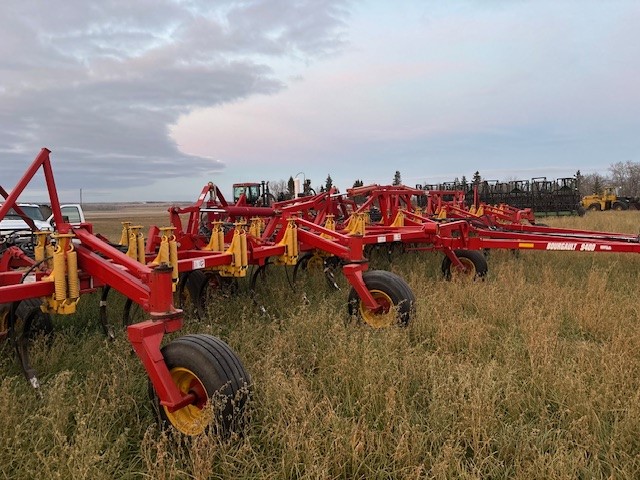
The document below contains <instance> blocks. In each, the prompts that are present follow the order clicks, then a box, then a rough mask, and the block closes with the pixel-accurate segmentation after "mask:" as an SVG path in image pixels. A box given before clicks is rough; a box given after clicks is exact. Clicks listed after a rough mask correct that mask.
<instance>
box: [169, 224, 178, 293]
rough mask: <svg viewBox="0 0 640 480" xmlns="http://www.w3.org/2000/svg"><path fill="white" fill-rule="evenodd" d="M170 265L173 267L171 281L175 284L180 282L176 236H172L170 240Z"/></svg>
mask: <svg viewBox="0 0 640 480" xmlns="http://www.w3.org/2000/svg"><path fill="white" fill-rule="evenodd" d="M169 263H170V264H171V267H173V272H171V279H172V280H173V282H174V283H177V282H178V242H176V236H175V235H171V238H170V239H169Z"/></svg>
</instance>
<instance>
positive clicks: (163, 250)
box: [151, 235, 169, 265]
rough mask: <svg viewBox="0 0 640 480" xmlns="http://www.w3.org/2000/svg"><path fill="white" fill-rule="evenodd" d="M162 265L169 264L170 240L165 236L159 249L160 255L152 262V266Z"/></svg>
mask: <svg viewBox="0 0 640 480" xmlns="http://www.w3.org/2000/svg"><path fill="white" fill-rule="evenodd" d="M162 263H169V239H168V238H167V237H166V236H165V235H163V236H162V239H161V240H160V247H159V248H158V255H156V258H155V259H154V260H153V262H151V264H152V265H160V264H162Z"/></svg>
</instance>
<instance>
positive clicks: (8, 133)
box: [0, 0, 348, 188]
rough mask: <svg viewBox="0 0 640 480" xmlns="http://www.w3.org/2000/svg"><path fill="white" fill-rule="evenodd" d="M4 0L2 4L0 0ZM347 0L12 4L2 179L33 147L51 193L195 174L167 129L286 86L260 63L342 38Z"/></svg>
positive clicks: (196, 165)
mask: <svg viewBox="0 0 640 480" xmlns="http://www.w3.org/2000/svg"><path fill="white" fill-rule="evenodd" d="M5 2H6V0H5ZM347 3H348V2H346V1H345V0H334V1H330V0H328V1H323V2H317V1H312V0H308V1H293V2H292V1H284V0H277V1H258V0H254V1H245V2H220V1H216V2H209V1H206V0H202V1H195V0H192V1H179V0H174V1H171V0H135V1H132V0H126V1H119V0H111V1H85V0H75V1H65V2H55V3H54V2H46V1H44V0H40V1H36V0H32V1H20V0H9V1H8V2H6V4H3V9H2V10H3V15H0V31H2V32H3V42H0V164H1V165H2V172H3V174H2V180H1V181H0V183H1V184H3V186H5V187H11V184H7V182H6V180H7V179H17V178H18V177H19V175H20V174H21V173H22V172H23V171H24V169H25V167H26V165H28V163H29V162H30V161H31V160H32V159H33V157H34V156H35V154H36V153H37V152H38V150H39V148H40V147H42V146H47V147H49V148H51V149H52V150H53V152H54V158H55V163H54V170H55V172H56V174H57V177H58V178H59V179H57V183H58V186H59V187H60V188H77V187H79V186H86V185H91V184H95V185H99V186H101V187H103V188H110V187H118V186H120V187H128V186H132V185H144V184H148V183H150V182H151V181H152V180H155V179H162V178H170V177H175V176H181V175H185V174H186V172H188V174H189V175H194V176H197V175H204V174H207V173H210V172H213V171H215V170H219V169H220V168H222V167H223V164H222V163H221V162H219V161H217V160H214V159H210V158H203V157H196V156H193V155H185V154H183V153H181V152H180V151H179V150H178V147H177V145H175V143H174V142H173V141H172V139H171V138H170V137H169V135H168V131H169V127H170V126H171V125H172V124H173V123H175V122H176V121H177V120H178V118H179V116H180V115H182V114H185V113H188V112H189V111H190V110H192V109H194V108H201V107H211V106H215V105H221V104H224V103H228V102H233V101H237V100H239V99H242V98H245V97H247V96H250V95H254V94H271V93H274V92H277V91H279V90H281V89H283V88H285V84H284V83H283V81H282V80H280V79H279V78H278V72H275V71H274V70H273V69H272V68H270V66H269V62H270V60H277V59H281V58H302V59H304V60H308V59H313V58H315V57H318V56H323V55H327V54H331V53H333V52H336V51H338V50H339V49H340V48H341V46H342V45H343V43H344V38H343V33H342V32H343V30H344V25H345V24H344V22H345V21H346V18H347V16H348V13H347V11H346V9H347V6H348V5H347Z"/></svg>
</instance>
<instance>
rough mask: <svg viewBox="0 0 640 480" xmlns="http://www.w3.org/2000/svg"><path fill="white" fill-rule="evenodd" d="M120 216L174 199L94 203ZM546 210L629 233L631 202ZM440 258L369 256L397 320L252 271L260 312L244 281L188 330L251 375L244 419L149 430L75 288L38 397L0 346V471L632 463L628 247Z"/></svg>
mask: <svg viewBox="0 0 640 480" xmlns="http://www.w3.org/2000/svg"><path fill="white" fill-rule="evenodd" d="M127 214H130V219H131V220H133V221H134V222H140V224H142V225H145V226H148V225H149V224H150V223H152V222H159V223H164V219H165V218H166V209H161V210H160V211H159V212H155V211H146V212H143V213H140V214H139V215H138V214H136V215H134V212H133V211H132V210H129V211H127V210H125V211H124V212H117V214H114V215H111V216H110V217H109V215H106V214H105V215H103V216H100V215H92V212H89V219H90V220H91V221H93V222H94V223H95V231H96V232H101V233H104V234H106V235H108V236H109V237H113V238H114V239H116V240H117V238H119V229H120V226H119V219H127V216H128V215H127ZM134 217H135V218H134ZM545 222H546V223H548V224H551V225H558V226H571V227H575V228H582V229H585V228H588V229H598V230H607V231H621V232H633V233H638V226H639V225H640V212H637V211H636V212H594V213H589V214H588V215H586V216H585V217H582V218H578V217H571V218H550V219H545ZM440 261H441V257H440V256H438V255H436V254H429V253H422V254H417V253H412V254H405V255H404V256H402V257H399V258H397V259H394V261H393V263H389V262H387V261H386V260H380V261H379V262H378V264H377V265H376V266H377V267H378V268H384V269H389V270H392V271H394V272H396V273H398V274H400V275H402V276H403V277H404V278H405V279H406V280H407V281H408V283H409V284H410V285H411V287H412V289H413V290H414V292H415V295H416V298H417V310H416V315H415V316H414V318H413V319H412V321H411V323H410V325H409V326H408V327H407V328H404V329H401V328H393V329H389V330H383V331H375V330H372V329H370V328H367V327H366V326H363V325H359V324H356V323H354V322H349V321H347V315H346V310H347V309H346V297H347V291H346V287H345V284H344V283H342V286H343V290H342V291H330V290H328V289H327V288H326V286H325V282H324V281H323V279H316V278H312V277H311V278H305V279H303V280H302V281H301V282H300V285H296V287H295V288H292V286H291V285H290V282H289V280H290V275H291V272H290V271H289V270H285V269H284V268H274V269H273V271H271V272H269V275H268V276H267V277H266V279H265V280H264V281H263V282H262V283H261V285H260V287H259V288H260V295H259V297H258V298H259V300H258V303H262V305H263V306H264V307H265V309H264V310H263V309H261V308H259V306H258V305H256V303H255V302H253V301H252V299H251V297H250V296H249V294H248V293H247V287H246V285H244V284H242V283H241V284H240V287H239V290H238V292H237V293H236V294H235V295H234V296H232V297H230V298H212V299H211V302H210V304H209V311H208V313H209V315H208V318H206V319H205V320H202V321H197V320H195V319H193V318H187V319H186V321H185V328H184V329H183V331H182V332H180V334H181V335H182V334H184V333H191V332H194V333H195V332H198V333H211V334H214V335H217V336H219V337H221V338H222V339H224V340H225V341H226V342H227V343H228V344H229V345H231V346H232V347H233V348H234V350H235V351H236V352H237V353H238V355H239V356H240V357H241V358H242V359H243V362H244V364H245V367H246V368H247V370H248V371H249V372H250V373H251V374H252V377H253V382H254V393H253V397H252V399H251V402H250V405H249V408H248V412H247V416H248V422H247V423H246V426H245V427H244V430H243V431H242V432H239V434H237V435H233V436H232V437H231V438H229V439H224V440H223V439H220V438H217V437H215V436H213V435H204V436H201V437H198V438H194V439H186V440H185V439H183V438H179V437H176V436H174V435H172V434H171V432H162V431H159V429H158V427H157V426H156V423H155V417H154V413H153V410H152V408H151V404H150V402H149V400H148V395H147V379H146V376H145V374H144V371H143V369H142V367H141V365H140V363H139V361H138V360H137V358H136V357H135V356H134V355H133V354H132V351H131V348H130V347H129V345H128V343H127V341H126V338H125V335H124V332H121V333H120V334H119V335H118V336H117V338H116V340H115V341H114V342H109V341H107V340H106V339H105V338H104V336H103V334H102V332H101V329H100V326H99V324H98V319H97V298H86V299H84V298H83V299H82V302H81V305H80V312H79V314H78V315H76V316H74V317H68V318H67V317H56V318H55V320H54V321H55V325H56V334H55V336H54V337H53V339H39V340H38V341H36V344H35V345H34V348H33V363H34V365H35V367H36V368H37V370H38V371H39V372H40V377H41V381H42V394H43V395H42V398H37V397H36V396H35V394H34V392H33V391H32V390H31V387H30V386H29V385H28V384H27V382H25V380H24V378H23V377H22V375H21V371H20V369H19V368H18V366H17V364H16V362H15V360H14V358H13V357H12V351H11V350H10V348H9V347H8V345H7V344H2V345H0V352H1V353H2V355H1V356H0V367H1V368H2V371H3V376H2V378H1V379H0V382H1V383H0V410H1V411H2V415H0V431H1V432H2V435H1V436H0V477H2V478H10V479H32V478H47V479H48V478H61V479H68V478H74V479H85V478H87V479H88V478H90V479H113V478H123V479H127V478H131V479H133V478H136V479H137V478H141V479H142V478H153V479H207V478H212V479H231V478H233V479H243V478H244V479H256V478H261V479H262V478H267V479H342V478H349V479H351V478H355V479H390V478H394V479H395V478H397V479H421V478H435V479H443V480H444V479H458V478H460V479H513V478H515V479H556V478H563V479H576V478H580V479H599V478H615V479H637V478H640V322H639V320H640V303H639V302H638V300H637V296H638V295H637V292H638V285H639V283H640V281H639V280H640V256H637V255H632V254H626V255H621V254H603V253H574V252H531V251H527V252H520V253H518V254H514V253H512V252H510V251H492V252H491V253H490V255H489V258H488V261H489V274H488V277H487V279H486V281H484V282H475V283H456V282H446V281H443V280H442V279H441V274H440ZM376 266H373V267H376Z"/></svg>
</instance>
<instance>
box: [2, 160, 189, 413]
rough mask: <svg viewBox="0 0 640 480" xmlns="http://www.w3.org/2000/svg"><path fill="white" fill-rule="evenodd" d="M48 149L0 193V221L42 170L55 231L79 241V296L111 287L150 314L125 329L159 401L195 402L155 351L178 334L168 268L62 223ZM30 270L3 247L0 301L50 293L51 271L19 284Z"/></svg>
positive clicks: (29, 262)
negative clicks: (144, 261) (137, 258)
mask: <svg viewBox="0 0 640 480" xmlns="http://www.w3.org/2000/svg"><path fill="white" fill-rule="evenodd" d="M50 153H51V152H50V150H48V149H46V148H43V149H42V150H41V151H40V153H39V154H38V155H37V157H36V158H35V160H34V161H33V163H32V164H31V166H30V167H29V168H28V169H27V171H26V172H25V174H24V175H23V176H22V178H21V179H20V180H19V181H18V183H17V184H16V186H15V187H14V188H13V189H12V190H11V193H10V194H8V195H5V194H6V191H5V190H4V189H3V190H2V192H3V196H4V197H5V202H4V204H3V205H2V206H1V207H0V220H1V219H2V218H4V216H5V215H6V214H7V212H8V211H9V209H11V208H14V209H16V211H17V212H18V213H20V211H19V208H16V207H17V205H16V202H17V199H18V197H19V196H20V194H21V193H22V192H23V191H24V189H25V188H26V186H27V185H28V184H29V182H30V181H31V179H32V178H33V177H34V175H35V174H36V173H37V171H38V170H39V169H40V168H42V170H43V172H44V177H45V182H46V185H47V190H48V193H49V200H50V202H51V208H52V212H53V218H54V219H55V222H56V229H57V231H58V232H59V233H73V234H74V235H75V238H76V239H77V241H79V242H78V243H75V242H74V247H75V250H76V252H77V256H78V273H79V278H80V292H81V293H89V292H93V291H95V289H96V288H97V287H100V286H105V285H110V286H111V287H112V288H115V289H116V290H118V291H119V292H121V293H122V294H124V295H125V296H127V297H128V298H130V299H132V300H133V301H135V302H136V303H138V304H140V305H141V307H142V308H143V309H144V310H145V311H146V312H147V313H148V314H149V316H150V319H149V320H146V321H143V322H140V323H137V324H134V325H130V326H129V327H127V335H128V338H129V341H130V342H131V344H132V346H133V348H134V350H135V352H136V354H137V355H138V357H139V358H140V360H141V361H142V364H143V365H144V367H145V370H146V371H147V374H148V375H149V378H150V380H151V383H152V384H153V386H154V388H155V390H156V392H157V394H158V397H159V399H160V403H161V404H162V405H164V406H166V407H167V409H168V410H170V411H175V410H177V409H179V408H182V407H184V406H185V405H188V404H190V403H193V402H194V401H195V397H194V395H193V394H183V393H182V392H181V391H180V390H179V389H178V387H177V386H176V385H175V383H174V382H173V379H172V377H171V374H170V372H169V369H168V368H167V365H166V363H165V361H164V358H163V356H162V353H161V352H160V344H161V342H162V338H163V336H164V334H166V333H171V332H175V331H177V330H179V329H180V328H181V326H182V311H181V310H179V309H176V308H175V307H174V305H173V292H172V280H171V268H169V267H167V266H166V265H160V266H158V267H155V268H151V267H148V266H146V265H143V264H141V263H139V262H137V261H135V260H133V259H131V258H130V257H128V256H127V255H125V254H124V253H122V252H120V251H119V250H118V249H116V248H114V247H112V246H111V245H109V244H108V243H106V242H104V241H103V240H101V239H100V238H98V237H96V236H95V235H93V233H92V228H91V225H90V224H83V225H81V226H79V227H74V226H72V225H71V224H69V223H67V222H65V221H64V218H63V216H62V213H61V211H60V202H59V200H58V194H57V190H56V186H55V181H54V177H53V171H52V168H51V161H50V158H49V154H50ZM32 266H35V261H34V260H33V259H31V258H30V257H28V256H27V255H25V254H24V253H23V252H22V251H21V250H20V249H19V248H17V247H8V248H7V249H6V250H5V251H4V253H3V254H2V257H0V299H1V300H0V301H1V302H2V303H11V302H18V301H21V300H25V299H30V298H39V297H46V296H49V295H51V294H52V293H53V291H54V283H53V282H52V281H45V280H44V277H46V276H47V275H49V273H50V271H47V270H45V269H39V270H36V271H35V273H36V278H35V282H32V283H21V281H22V273H23V272H22V271H21V270H20V268H21V267H32Z"/></svg>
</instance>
